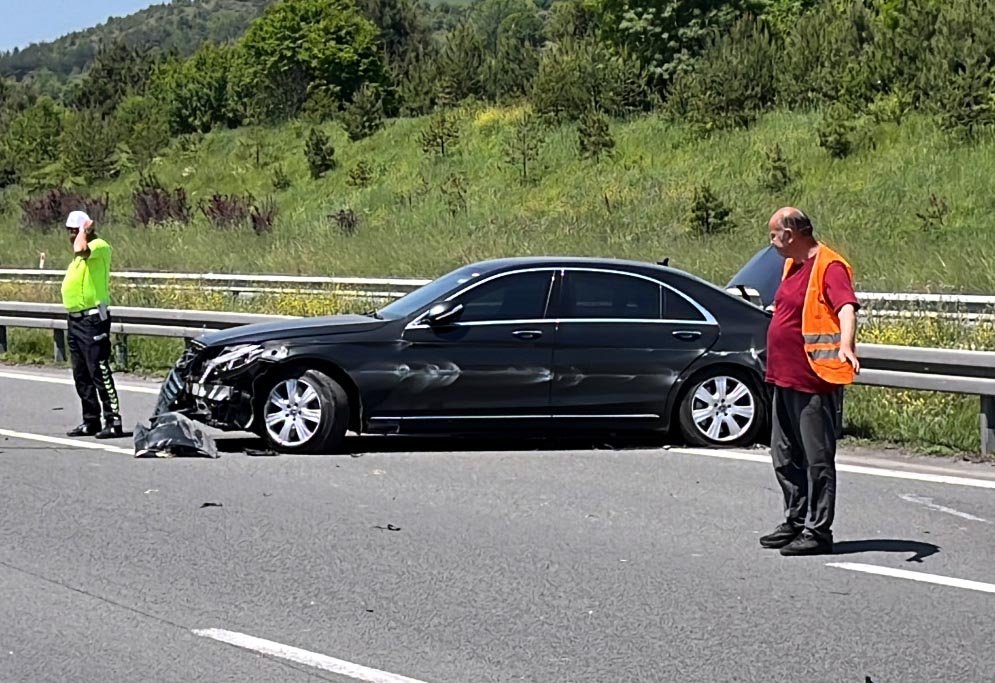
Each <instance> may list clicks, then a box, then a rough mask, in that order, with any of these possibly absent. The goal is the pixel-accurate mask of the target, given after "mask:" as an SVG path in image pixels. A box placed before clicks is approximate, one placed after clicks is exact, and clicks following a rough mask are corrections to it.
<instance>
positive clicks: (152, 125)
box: [111, 95, 169, 166]
mask: <svg viewBox="0 0 995 683" xmlns="http://www.w3.org/2000/svg"><path fill="white" fill-rule="evenodd" d="M111 125H112V129H113V132H114V137H115V138H116V139H117V141H118V142H119V143H121V144H123V145H125V146H126V147H127V148H128V150H129V151H130V152H131V154H132V155H133V156H134V160H135V162H137V163H138V165H139V166H145V165H146V164H148V162H150V161H151V160H152V158H153V157H154V156H155V155H156V154H158V153H159V151H160V150H162V149H163V148H164V147H166V145H168V144H169V117H168V115H167V114H166V111H165V109H164V108H163V107H162V106H161V105H160V104H159V103H158V102H156V101H155V100H152V99H151V98H148V97H142V96H140V95H133V96H131V97H128V98H125V99H124V100H123V101H122V102H121V104H119V105H118V108H117V110H116V111H115V112H114V116H113V117H112V119H111Z"/></svg>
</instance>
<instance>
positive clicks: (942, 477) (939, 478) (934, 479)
mask: <svg viewBox="0 0 995 683" xmlns="http://www.w3.org/2000/svg"><path fill="white" fill-rule="evenodd" d="M666 452H669V453H683V454H685V455H704V456H707V457H709V458H726V459H729V460H746V461H748V462H762V463H766V464H768V465H769V464H770V462H771V461H770V456H769V455H756V454H754V453H740V452H737V451H721V450H711V449H708V448H671V449H669V450H668V451H666ZM836 469H837V470H838V471H840V472H852V473H854V474H869V475H871V476H874V477H890V478H892V479H911V480H913V481H927V482H930V483H933V484H954V485H956V486H973V487H974V488H979V489H992V490H995V479H973V478H971V477H960V476H954V475H949V474H929V473H927V472H912V471H906V470H889V469H885V468H881V467H867V466H864V465H850V464H846V463H837V464H836Z"/></svg>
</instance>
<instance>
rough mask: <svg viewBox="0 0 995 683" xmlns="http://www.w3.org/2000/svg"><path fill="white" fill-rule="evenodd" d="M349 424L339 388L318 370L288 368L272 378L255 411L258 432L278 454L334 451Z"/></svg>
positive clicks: (343, 394)
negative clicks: (256, 411)
mask: <svg viewBox="0 0 995 683" xmlns="http://www.w3.org/2000/svg"><path fill="white" fill-rule="evenodd" d="M348 424H349V399H348V396H347V395H346V392H345V390H344V389H343V388H342V386H341V385H340V384H339V383H338V382H336V381H335V380H333V379H332V378H331V377H329V376H328V375H326V374H325V373H323V372H320V371H318V370H307V369H305V368H292V369H289V370H287V371H284V372H282V373H280V374H278V375H276V376H275V377H274V378H273V381H272V382H270V383H269V388H268V389H267V391H266V394H265V396H264V397H263V399H262V402H261V406H260V410H259V431H260V432H261V433H262V437H263V438H264V439H266V442H267V443H268V444H269V446H270V447H271V448H273V449H274V450H276V451H280V452H282V453H317V452H332V451H336V450H338V449H339V448H340V447H341V445H342V442H343V440H344V439H345V432H346V428H347V426H348Z"/></svg>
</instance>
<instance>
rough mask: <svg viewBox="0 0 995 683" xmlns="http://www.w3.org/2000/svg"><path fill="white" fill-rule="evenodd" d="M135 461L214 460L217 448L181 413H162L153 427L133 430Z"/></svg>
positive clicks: (211, 440)
mask: <svg viewBox="0 0 995 683" xmlns="http://www.w3.org/2000/svg"><path fill="white" fill-rule="evenodd" d="M135 457H136V458H172V457H181V458H182V457H203V458H217V457H219V456H218V448H217V445H216V444H215V443H214V439H212V438H211V437H210V436H209V435H208V434H207V432H205V431H204V429H203V428H201V427H199V426H198V425H197V424H196V423H195V422H194V421H193V420H191V419H190V418H188V417H187V416H186V415H183V414H181V413H164V414H162V415H159V416H157V417H156V419H155V426H154V427H152V428H149V427H146V426H145V425H143V424H140V423H139V424H138V425H136V427H135Z"/></svg>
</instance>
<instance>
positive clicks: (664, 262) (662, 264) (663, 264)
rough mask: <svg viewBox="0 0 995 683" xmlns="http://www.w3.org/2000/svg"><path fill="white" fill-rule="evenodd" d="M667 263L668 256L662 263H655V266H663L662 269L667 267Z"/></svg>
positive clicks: (668, 261)
mask: <svg viewBox="0 0 995 683" xmlns="http://www.w3.org/2000/svg"><path fill="white" fill-rule="evenodd" d="M669 263H670V257H669V256H668V257H667V258H665V259H663V260H662V261H657V262H656V264H657V265H658V266H663V267H667V265H668V264H669Z"/></svg>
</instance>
